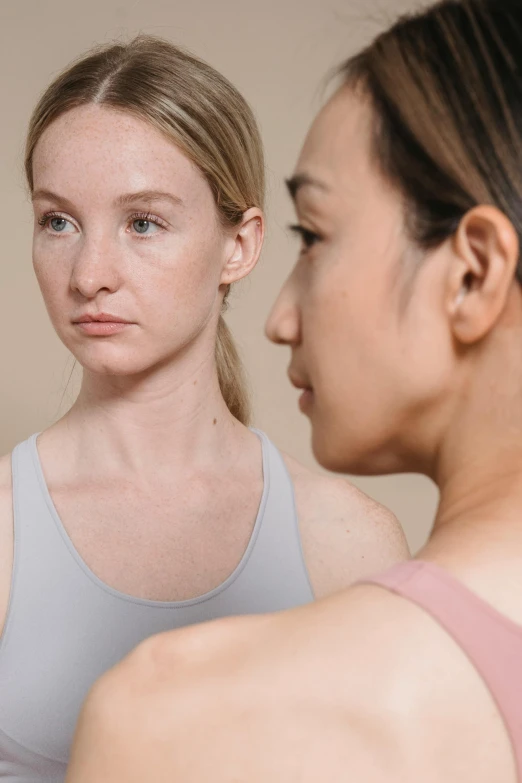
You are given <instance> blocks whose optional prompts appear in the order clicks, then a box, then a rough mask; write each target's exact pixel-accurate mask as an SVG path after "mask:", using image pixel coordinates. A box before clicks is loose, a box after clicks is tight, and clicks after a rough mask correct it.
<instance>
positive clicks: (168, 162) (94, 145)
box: [33, 105, 210, 195]
mask: <svg viewBox="0 0 522 783" xmlns="http://www.w3.org/2000/svg"><path fill="white" fill-rule="evenodd" d="M33 177H34V187H35V189H37V188H46V189H49V190H53V191H59V192H63V191H64V190H68V191H71V190H74V191H77V192H78V193H80V192H81V191H82V189H83V188H85V189H87V190H91V189H92V187H93V185H95V187H96V188H97V189H105V188H106V189H108V190H111V189H113V190H114V191H118V192H122V191H124V192H131V191H140V190H149V189H150V190H166V191H168V190H171V189H172V187H173V185H174V184H175V186H176V189H177V190H179V189H180V188H181V189H184V190H189V191H190V190H191V189H192V190H194V189H196V190H199V191H200V190H201V189H202V188H205V186H207V183H206V180H205V178H204V176H203V174H202V173H201V172H200V170H199V169H198V168H197V166H195V165H194V164H193V163H192V162H191V161H190V160H189V159H188V158H187V157H186V155H184V154H183V152H182V151H181V150H180V149H179V148H178V147H177V146H176V145H175V144H174V143H173V142H171V141H170V140H169V139H168V138H166V136H164V135H163V134H162V133H160V131H159V130H157V129H156V128H154V127H153V126H152V125H151V124H149V123H147V122H145V121H144V120H141V119H140V118H138V117H134V116H133V115H131V114H129V113H126V112H123V111H118V110H116V109H112V108H108V107H106V106H98V105H89V106H82V107H78V108H75V109H72V110H71V111H69V112H67V113H66V114H64V115H62V116H61V117H58V119H56V120H55V121H54V122H53V123H52V124H51V125H50V126H49V127H48V128H46V130H45V131H44V133H43V134H42V137H41V138H40V139H39V141H38V143H37V145H36V148H35V151H34V156H33ZM207 187H208V186H207ZM209 190H210V189H209ZM199 195H200V194H199Z"/></svg>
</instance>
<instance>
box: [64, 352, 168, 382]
mask: <svg viewBox="0 0 522 783" xmlns="http://www.w3.org/2000/svg"><path fill="white" fill-rule="evenodd" d="M136 354H137V352H132V351H129V350H125V351H106V350H102V351H100V350H96V349H95V350H89V351H81V350H80V351H78V350H77V351H74V357H75V359H76V361H77V362H78V363H79V364H81V366H82V367H83V369H84V370H85V371H87V372H90V373H93V374H94V375H103V376H113V377H120V378H124V377H132V376H139V375H143V374H144V373H147V372H148V371H149V370H150V369H151V368H152V367H153V366H154V365H155V364H156V363H155V362H151V360H150V357H148V360H147V361H145V360H141V361H140V357H139V355H136Z"/></svg>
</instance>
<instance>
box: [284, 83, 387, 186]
mask: <svg viewBox="0 0 522 783" xmlns="http://www.w3.org/2000/svg"><path fill="white" fill-rule="evenodd" d="M373 122H374V118H373V114H372V112H371V109H370V107H369V104H368V101H367V100H365V99H364V98H363V97H360V96H359V95H357V94H355V93H354V92H353V91H352V90H351V89H350V88H348V87H342V88H341V89H340V90H338V92H337V93H336V94H335V95H334V96H333V97H332V98H331V99H330V100H329V101H328V103H327V104H326V106H325V107H324V108H323V109H322V111H321V112H320V113H319V115H318V116H317V117H316V119H315V121H314V123H313V124H312V127H311V128H310V131H309V133H308V135H307V137H306V141H305V143H304V146H303V149H302V152H301V155H300V157H299V161H298V164H297V172H298V173H300V172H303V173H306V174H307V175H309V176H310V177H312V178H314V179H317V180H319V181H321V182H323V183H324V184H325V185H326V186H327V188H328V189H329V190H332V191H339V192H340V191H346V192H350V191H352V190H354V188H356V187H357V188H360V187H361V185H362V184H363V183H365V182H366V183H368V182H371V181H372V180H373V181H374V183H375V181H378V180H379V179H380V177H379V176H378V173H377V171H376V170H375V167H374V165H373V164H372V162H371V158H370V141H371V135H372V132H373ZM380 185H381V187H382V182H381V183H380Z"/></svg>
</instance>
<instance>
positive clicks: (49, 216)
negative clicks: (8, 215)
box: [38, 212, 167, 239]
mask: <svg viewBox="0 0 522 783" xmlns="http://www.w3.org/2000/svg"><path fill="white" fill-rule="evenodd" d="M53 218H61V219H63V220H69V218H67V217H65V215H62V214H61V213H60V212H46V213H45V215H42V217H41V218H38V225H39V226H42V228H46V227H47V225H48V224H49V222H50V221H51V220H53ZM135 220H146V221H147V222H148V223H154V225H156V226H159V227H160V228H163V229H166V228H167V224H166V223H165V222H164V221H163V220H161V218H159V217H157V216H156V215H152V214H151V213H150V212H136V213H135V214H134V215H131V216H130V217H129V219H128V223H129V225H132V223H134V221H135ZM56 233H58V232H56ZM138 236H139V235H138ZM139 238H140V239H150V237H147V236H141V237H140V236H139Z"/></svg>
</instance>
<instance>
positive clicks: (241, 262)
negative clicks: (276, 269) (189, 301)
mask: <svg viewBox="0 0 522 783" xmlns="http://www.w3.org/2000/svg"><path fill="white" fill-rule="evenodd" d="M264 233H265V221H264V217H263V213H262V212H261V210H260V209H257V208H256V207H252V208H251V209H247V211H246V212H245V213H244V214H243V218H242V220H241V223H240V224H239V225H238V226H235V227H234V229H233V233H232V234H231V235H230V241H228V242H227V257H226V261H225V265H224V267H223V271H222V273H221V281H220V284H221V285H226V286H229V285H231V284H232V283H237V281H238V280H241V279H242V278H243V277H246V276H247V275H248V274H250V272H251V271H252V269H253V268H254V267H255V265H256V264H257V262H258V260H259V256H260V255H261V248H262V247H263V238H264Z"/></svg>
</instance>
